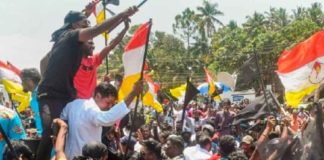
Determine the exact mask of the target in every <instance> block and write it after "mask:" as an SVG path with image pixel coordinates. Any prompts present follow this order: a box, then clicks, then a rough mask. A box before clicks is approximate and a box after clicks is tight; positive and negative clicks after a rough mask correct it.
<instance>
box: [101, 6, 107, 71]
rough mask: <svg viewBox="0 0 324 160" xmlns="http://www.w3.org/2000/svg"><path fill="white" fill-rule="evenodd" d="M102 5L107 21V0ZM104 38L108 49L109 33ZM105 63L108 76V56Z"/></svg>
mask: <svg viewBox="0 0 324 160" xmlns="http://www.w3.org/2000/svg"><path fill="white" fill-rule="evenodd" d="M102 5H103V7H104V8H103V16H104V20H105V19H106V10H107V6H106V5H107V4H106V1H105V0H102ZM104 37H105V46H106V47H107V45H108V37H107V32H105V33H104ZM105 61H106V62H105V63H106V74H107V75H108V55H107V56H106V57H105Z"/></svg>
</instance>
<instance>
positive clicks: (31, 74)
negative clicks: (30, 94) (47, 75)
mask: <svg viewBox="0 0 324 160" xmlns="http://www.w3.org/2000/svg"><path fill="white" fill-rule="evenodd" d="M20 76H21V78H22V79H25V78H29V79H31V80H32V81H33V82H34V83H35V84H36V85H37V84H38V83H39V81H40V80H41V75H40V73H39V72H38V70H37V69H36V68H26V69H23V70H22V71H21V75H20Z"/></svg>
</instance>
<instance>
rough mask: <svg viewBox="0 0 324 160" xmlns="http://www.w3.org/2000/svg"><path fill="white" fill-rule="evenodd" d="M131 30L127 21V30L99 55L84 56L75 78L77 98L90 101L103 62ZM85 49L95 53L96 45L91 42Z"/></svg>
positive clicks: (86, 44)
mask: <svg viewBox="0 0 324 160" xmlns="http://www.w3.org/2000/svg"><path fill="white" fill-rule="evenodd" d="M128 28H129V22H128V20H126V21H125V28H124V29H123V30H122V32H120V33H119V35H118V36H117V37H116V38H115V39H113V40H112V41H111V43H110V44H109V45H108V46H107V47H105V48H104V49H103V50H101V52H100V53H99V54H94V55H92V54H91V55H84V56H83V58H82V60H81V65H80V67H79V70H78V71H77V73H76V75H75V76H74V80H73V83H74V88H75V89H76V91H77V98H79V99H89V98H91V97H92V94H93V92H94V89H95V88H96V85H97V68H98V67H99V65H100V64H101V63H102V60H103V59H104V58H105V57H106V56H107V55H108V54H109V52H110V51H111V50H112V49H113V48H115V47H116V46H117V44H119V43H120V41H121V40H122V39H123V37H124V35H125V34H126V32H127V30H128ZM84 47H85V48H86V49H89V50H90V52H89V53H93V50H94V48H95V47H94V43H93V41H92V40H89V41H88V43H85V45H84Z"/></svg>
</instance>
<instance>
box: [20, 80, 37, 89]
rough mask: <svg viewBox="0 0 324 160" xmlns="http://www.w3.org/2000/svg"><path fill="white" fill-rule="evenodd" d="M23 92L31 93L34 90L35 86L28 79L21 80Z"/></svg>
mask: <svg viewBox="0 0 324 160" xmlns="http://www.w3.org/2000/svg"><path fill="white" fill-rule="evenodd" d="M21 81H22V86H23V90H24V92H32V91H34V89H35V84H34V82H33V81H32V80H31V79H30V78H21Z"/></svg>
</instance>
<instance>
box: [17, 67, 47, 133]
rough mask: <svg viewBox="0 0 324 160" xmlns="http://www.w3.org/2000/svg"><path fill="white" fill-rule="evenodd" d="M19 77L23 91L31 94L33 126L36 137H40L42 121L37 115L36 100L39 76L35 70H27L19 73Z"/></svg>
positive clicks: (37, 106) (38, 114)
mask: <svg viewBox="0 0 324 160" xmlns="http://www.w3.org/2000/svg"><path fill="white" fill-rule="evenodd" d="M20 77H21V81H22V86H23V88H24V91H25V92H32V96H31V101H30V108H31V110H32V111H33V116H34V120H35V125H36V129H37V136H38V137H41V136H42V132H43V128H42V121H41V117H40V113H39V105H38V100H37V89H38V83H39V82H40V80H41V75H40V73H39V72H38V71H37V69H36V68H28V69H23V70H22V71H21V75H20Z"/></svg>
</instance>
